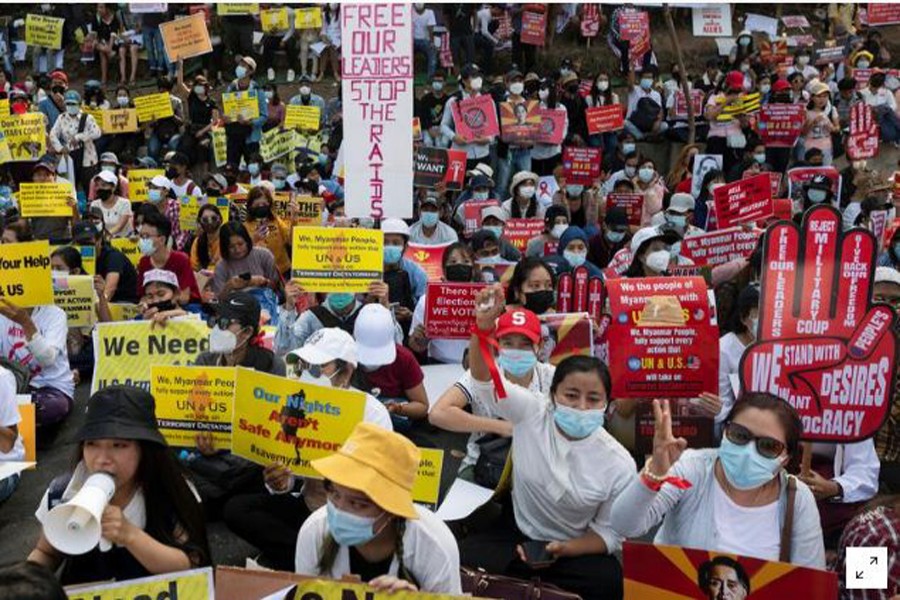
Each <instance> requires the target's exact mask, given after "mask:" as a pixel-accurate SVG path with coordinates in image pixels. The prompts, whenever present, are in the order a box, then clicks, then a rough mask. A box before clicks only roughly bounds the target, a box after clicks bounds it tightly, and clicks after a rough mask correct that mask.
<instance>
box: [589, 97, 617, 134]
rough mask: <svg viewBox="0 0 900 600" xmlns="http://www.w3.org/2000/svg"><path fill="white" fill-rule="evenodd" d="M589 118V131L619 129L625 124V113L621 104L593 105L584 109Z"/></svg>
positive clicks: (597, 131) (590, 132)
mask: <svg viewBox="0 0 900 600" xmlns="http://www.w3.org/2000/svg"><path fill="white" fill-rule="evenodd" d="M584 115H585V118H586V119H587V128H588V133H589V134H591V135H594V134H595V133H606V132H607V131H618V130H619V129H622V128H623V127H624V126H625V113H624V112H622V105H621V104H607V105H605V106H592V107H590V108H588V109H586V110H585V111H584Z"/></svg>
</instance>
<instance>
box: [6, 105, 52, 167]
mask: <svg viewBox="0 0 900 600" xmlns="http://www.w3.org/2000/svg"><path fill="white" fill-rule="evenodd" d="M0 129H2V130H3V133H4V135H5V137H6V145H7V146H8V147H9V154H10V158H9V160H8V161H5V162H33V161H36V160H38V159H39V158H40V157H42V156H43V155H44V154H45V153H46V152H47V130H46V129H45V125H44V115H43V114H41V113H25V114H24V115H10V116H7V117H4V116H0Z"/></svg>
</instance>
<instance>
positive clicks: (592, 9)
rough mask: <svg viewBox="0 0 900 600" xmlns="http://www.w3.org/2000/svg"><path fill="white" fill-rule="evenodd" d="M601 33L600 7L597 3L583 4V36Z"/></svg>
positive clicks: (590, 36) (593, 35)
mask: <svg viewBox="0 0 900 600" xmlns="http://www.w3.org/2000/svg"><path fill="white" fill-rule="evenodd" d="M598 33H600V7H599V6H598V5H597V4H582V5H581V37H586V38H592V37H597V34H598Z"/></svg>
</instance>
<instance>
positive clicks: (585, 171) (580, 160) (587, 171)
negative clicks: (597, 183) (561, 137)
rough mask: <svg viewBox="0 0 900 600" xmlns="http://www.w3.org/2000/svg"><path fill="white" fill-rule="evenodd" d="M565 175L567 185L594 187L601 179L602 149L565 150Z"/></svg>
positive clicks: (567, 147)
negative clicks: (595, 181) (597, 180)
mask: <svg viewBox="0 0 900 600" xmlns="http://www.w3.org/2000/svg"><path fill="white" fill-rule="evenodd" d="M563 173H564V174H565V178H566V183H567V184H580V185H594V180H595V179H597V178H598V177H600V148H575V147H574V146H566V147H565V148H563Z"/></svg>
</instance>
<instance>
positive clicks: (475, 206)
mask: <svg viewBox="0 0 900 600" xmlns="http://www.w3.org/2000/svg"><path fill="white" fill-rule="evenodd" d="M489 206H500V203H499V202H497V201H496V200H466V201H465V202H463V205H462V209H463V223H464V225H465V233H466V235H472V234H473V233H475V232H476V231H478V230H479V229H481V211H483V210H484V209H485V208H487V207H489Z"/></svg>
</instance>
